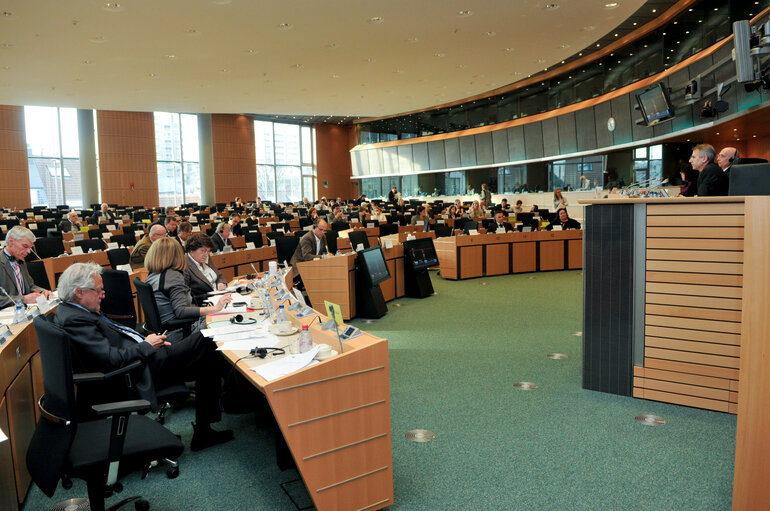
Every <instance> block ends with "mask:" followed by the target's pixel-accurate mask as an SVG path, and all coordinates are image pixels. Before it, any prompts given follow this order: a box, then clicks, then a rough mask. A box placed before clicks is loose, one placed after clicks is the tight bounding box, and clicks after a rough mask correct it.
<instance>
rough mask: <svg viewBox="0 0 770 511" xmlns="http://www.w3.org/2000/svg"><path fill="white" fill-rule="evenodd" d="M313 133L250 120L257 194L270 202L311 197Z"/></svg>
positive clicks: (297, 127)
mask: <svg viewBox="0 0 770 511" xmlns="http://www.w3.org/2000/svg"><path fill="white" fill-rule="evenodd" d="M314 139H315V130H313V129H312V128H310V127H309V126H300V125H298V124H289V123H278V122H269V121H260V120H255V121H254V145H255V148H256V157H257V195H258V196H259V197H261V198H262V200H268V201H273V202H299V201H301V200H302V199H303V198H304V197H307V198H308V199H310V200H313V199H314V198H315V195H316V193H315V189H316V159H315V144H314Z"/></svg>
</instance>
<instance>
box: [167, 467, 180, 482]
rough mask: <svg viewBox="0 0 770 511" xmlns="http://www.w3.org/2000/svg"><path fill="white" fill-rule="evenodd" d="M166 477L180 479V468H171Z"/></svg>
mask: <svg viewBox="0 0 770 511" xmlns="http://www.w3.org/2000/svg"><path fill="white" fill-rule="evenodd" d="M166 477H168V478H169V479H176V478H177V477H179V467H169V469H168V470H166Z"/></svg>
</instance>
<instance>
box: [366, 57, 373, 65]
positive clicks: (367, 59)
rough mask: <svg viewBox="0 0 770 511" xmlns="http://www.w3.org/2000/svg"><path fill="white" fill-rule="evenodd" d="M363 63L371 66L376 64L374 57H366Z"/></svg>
mask: <svg viewBox="0 0 770 511" xmlns="http://www.w3.org/2000/svg"><path fill="white" fill-rule="evenodd" d="M364 62H368V63H369V64H372V63H374V62H376V59H375V58H374V57H367V58H366V60H365V61H364Z"/></svg>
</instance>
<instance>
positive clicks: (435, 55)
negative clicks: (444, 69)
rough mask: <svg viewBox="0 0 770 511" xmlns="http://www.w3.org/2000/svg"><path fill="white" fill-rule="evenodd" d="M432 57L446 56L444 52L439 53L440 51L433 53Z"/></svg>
mask: <svg viewBox="0 0 770 511" xmlns="http://www.w3.org/2000/svg"><path fill="white" fill-rule="evenodd" d="M433 56H434V57H438V58H442V57H446V53H441V52H440V51H438V52H436V53H434V54H433Z"/></svg>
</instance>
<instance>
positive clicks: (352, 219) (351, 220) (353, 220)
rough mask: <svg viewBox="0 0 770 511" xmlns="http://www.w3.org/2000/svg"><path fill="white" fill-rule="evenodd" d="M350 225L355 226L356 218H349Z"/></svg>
mask: <svg viewBox="0 0 770 511" xmlns="http://www.w3.org/2000/svg"><path fill="white" fill-rule="evenodd" d="M350 223H351V224H357V223H358V218H351V219H350Z"/></svg>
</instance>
